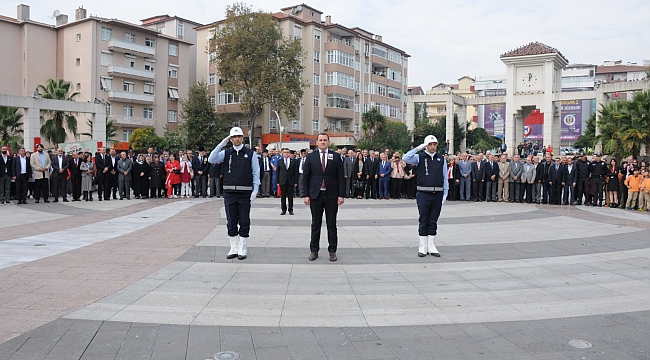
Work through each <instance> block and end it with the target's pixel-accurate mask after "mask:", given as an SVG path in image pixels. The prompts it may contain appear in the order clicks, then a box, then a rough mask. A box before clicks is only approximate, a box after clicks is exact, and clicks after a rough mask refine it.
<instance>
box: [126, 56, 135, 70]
mask: <svg viewBox="0 0 650 360" xmlns="http://www.w3.org/2000/svg"><path fill="white" fill-rule="evenodd" d="M124 65H126V67H130V68H135V56H133V55H124Z"/></svg>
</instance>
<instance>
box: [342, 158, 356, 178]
mask: <svg viewBox="0 0 650 360" xmlns="http://www.w3.org/2000/svg"><path fill="white" fill-rule="evenodd" d="M354 161H355V159H354V158H353V157H349V156H346V157H345V159H344V161H343V172H344V173H345V176H347V177H348V178H350V177H351V176H352V174H354V173H355V172H356V171H354Z"/></svg>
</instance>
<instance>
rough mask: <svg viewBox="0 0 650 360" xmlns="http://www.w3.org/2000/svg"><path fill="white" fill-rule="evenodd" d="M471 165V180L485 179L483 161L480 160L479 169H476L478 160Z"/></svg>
mask: <svg viewBox="0 0 650 360" xmlns="http://www.w3.org/2000/svg"><path fill="white" fill-rule="evenodd" d="M471 165H472V173H471V175H472V181H478V182H480V181H481V180H483V179H485V163H483V162H481V170H479V169H478V162H474V163H472V164H471Z"/></svg>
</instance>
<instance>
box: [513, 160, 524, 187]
mask: <svg viewBox="0 0 650 360" xmlns="http://www.w3.org/2000/svg"><path fill="white" fill-rule="evenodd" d="M509 167H510V182H515V181H516V182H519V183H520V182H521V174H522V173H523V171H524V170H523V166H522V163H521V162H516V161H514V160H513V161H511V162H510V166H509ZM515 176H516V177H517V180H515Z"/></svg>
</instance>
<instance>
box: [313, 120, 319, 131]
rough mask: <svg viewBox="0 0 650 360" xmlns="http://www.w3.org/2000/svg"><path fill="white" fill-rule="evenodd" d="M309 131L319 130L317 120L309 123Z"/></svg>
mask: <svg viewBox="0 0 650 360" xmlns="http://www.w3.org/2000/svg"><path fill="white" fill-rule="evenodd" d="M311 129H312V130H313V131H318V130H319V121H318V120H312V121H311Z"/></svg>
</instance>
